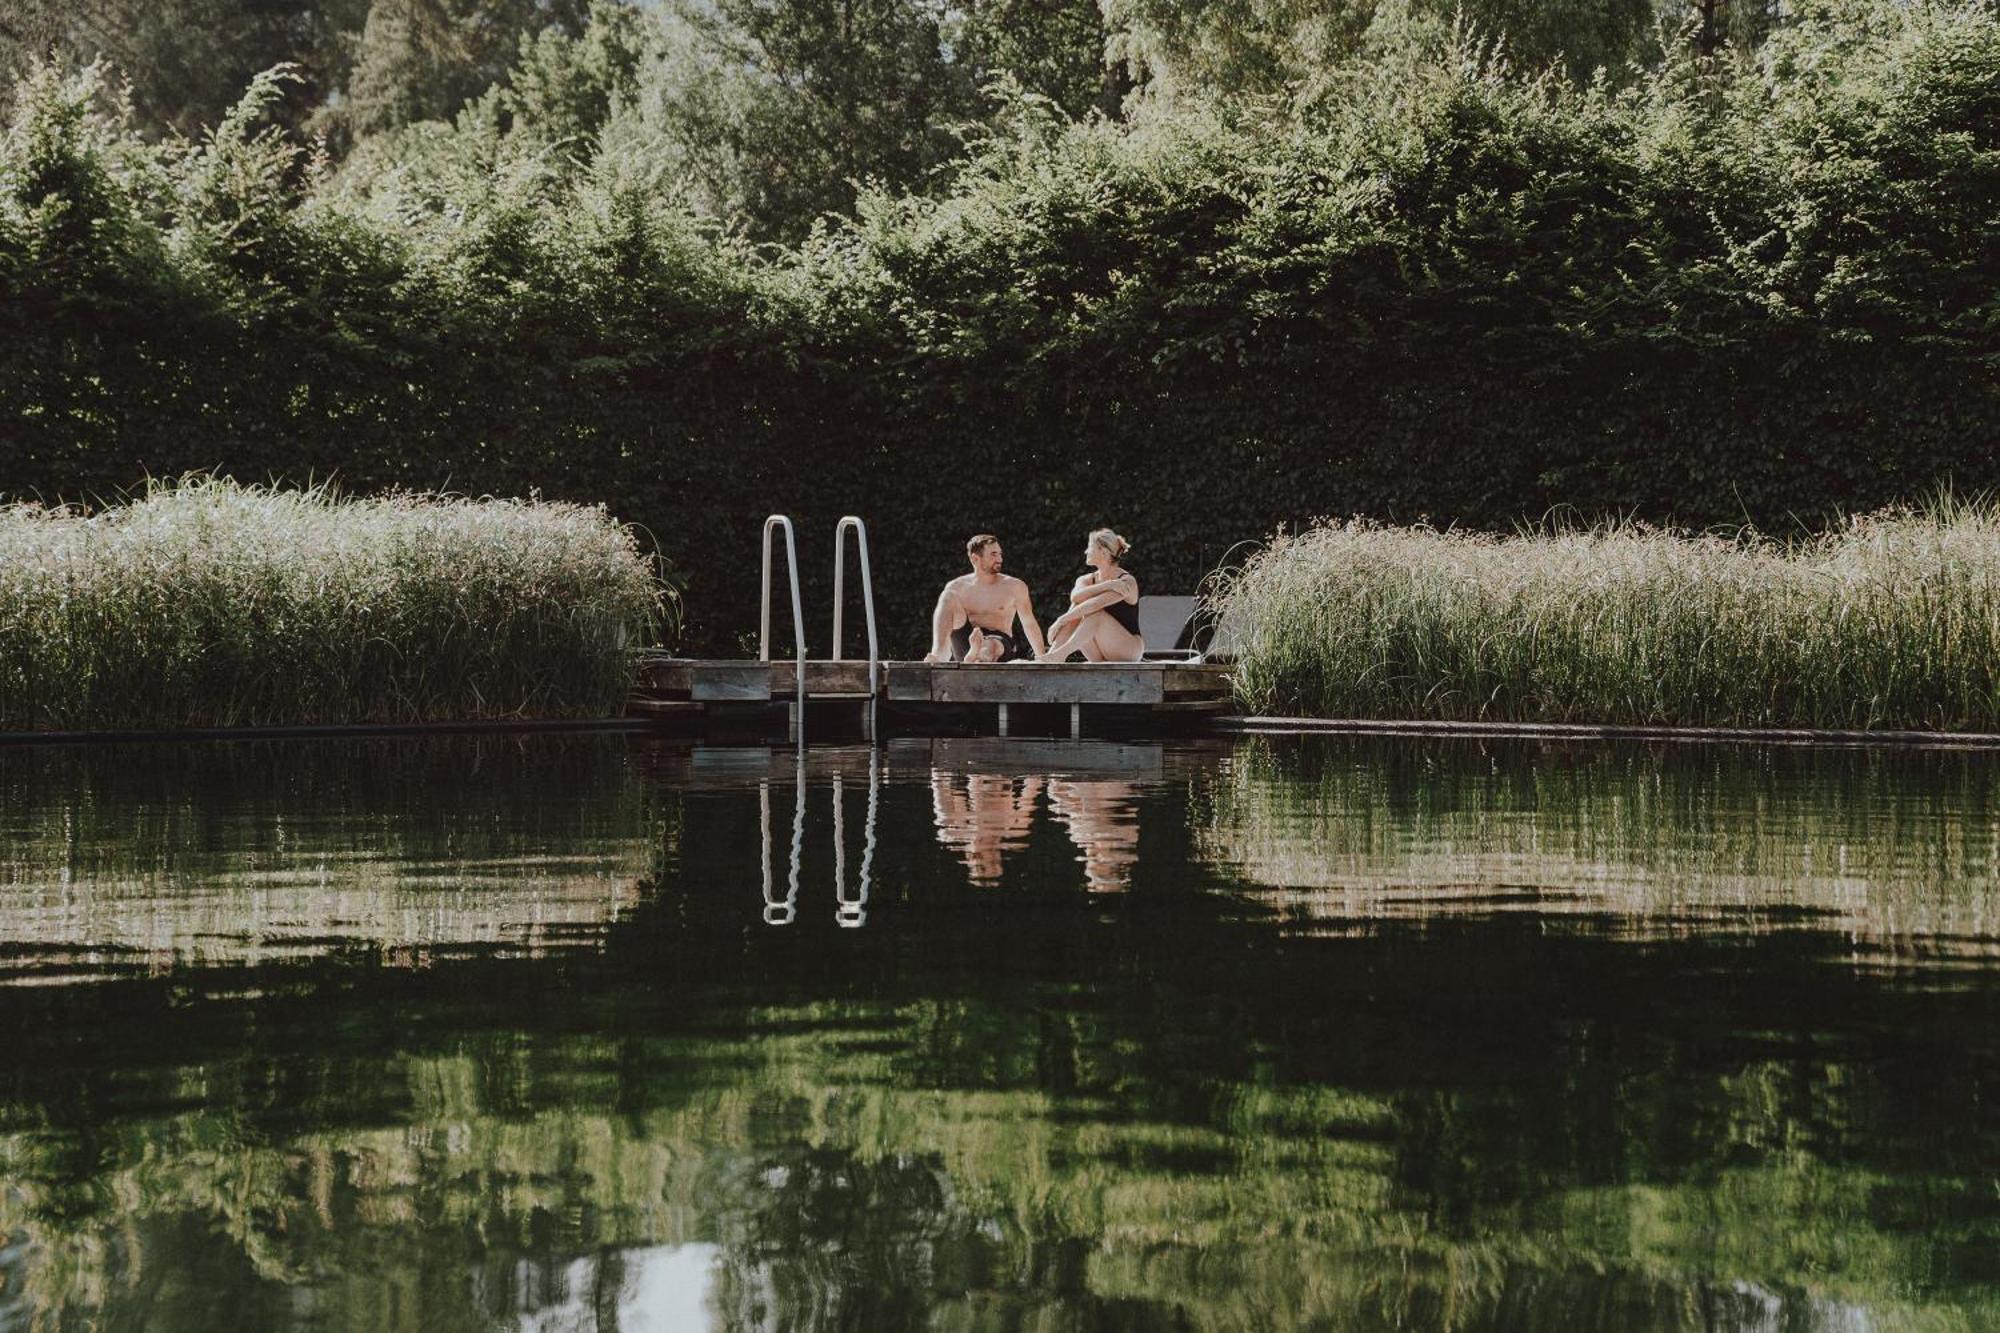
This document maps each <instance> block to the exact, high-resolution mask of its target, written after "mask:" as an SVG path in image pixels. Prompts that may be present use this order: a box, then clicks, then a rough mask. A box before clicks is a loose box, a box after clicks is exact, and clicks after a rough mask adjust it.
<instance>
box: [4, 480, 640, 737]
mask: <svg viewBox="0 0 2000 1333" xmlns="http://www.w3.org/2000/svg"><path fill="white" fill-rule="evenodd" d="M668 611H669V604H668V603H667V601H666V600H665V597H664V593H663V589H662V588H661V586H660V584H659V581H658V580H657V579H656V578H655V577H654V575H653V571H652V568H651V564H650V561H649V560H648V558H647V557H646V556H645V555H644V554H643V553H642V552H641V550H640V548H639V545H638V542H637V539H636V536H635V534H634V533H633V531H632V530H631V529H629V528H627V527H624V526H621V525H620V524H618V523H615V522H614V521H612V520H611V518H610V517H609V516H608V515H606V514H605V512H604V511H603V510H602V509H598V508H584V507H581V506H577V505H570V504H550V503H543V502H539V501H521V500H490V499H489V500H469V499H459V498H450V497H440V496H425V495H407V494H405V495H393V496H388V497H384V498H378V499H342V498H340V497H338V496H336V495H335V494H333V493H332V492H331V491H330V490H328V489H326V488H323V487H322V488H313V489H303V490H296V489H266V488H261V487H254V486H243V485H238V484H236V483H234V482H231V481H227V480H222V479H219V478H211V477H197V478H188V479H184V480H182V481H179V482H175V483H168V484H161V485H156V486H154V487H153V488H152V489H150V490H149V491H148V493H147V494H146V495H145V496H144V497H143V498H141V499H138V500H136V501H134V502H132V503H129V504H125V505H121V506H118V507H114V508H108V509H105V510H103V511H101V512H98V513H94V514H85V513H82V512H79V511H76V510H71V509H62V508H51V507H44V506H41V505H32V504H29V505H15V506H12V507H8V508H4V509H0V728H5V729H8V730H48V729H60V730H69V729H82V728H127V727H130V728H171V727H196V726H254V725H265V726H270V725H286V724H308V723H346V722H415V721H425V720H438V719H469V718H498V717H579V716H604V715H607V714H612V713H615V712H617V711H618V709H619V707H620V706H621V704H622V703H623V701H624V699H625V698H626V696H627V694H628V693H629V691H630V689H631V685H632V680H633V675H634V672H635V670H636V666H637V658H638V654H639V653H640V651H641V650H642V649H644V648H645V647H647V646H648V645H649V644H651V643H653V642H655V641H656V638H657V636H658V633H659V631H660V630H661V628H662V626H663V625H664V623H665V617H666V615H667V613H668Z"/></svg>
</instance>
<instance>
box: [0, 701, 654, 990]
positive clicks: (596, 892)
mask: <svg viewBox="0 0 2000 1333" xmlns="http://www.w3.org/2000/svg"><path fill="white" fill-rule="evenodd" d="M629 744H630V743H629V741H627V740H626V739H625V738H622V737H601V738H589V739H585V738H574V737H555V736H537V737H525V738H512V737H509V738H480V737H452V738H437V739H413V738H409V737H400V738H389V739H384V740H380V741H335V740H324V741H307V742H253V743H237V744H229V745H195V746H137V747H120V748H102V747H96V748H64V749H49V750H44V749H32V750H21V749H15V750H12V751H8V752H6V753H4V754H0V808H4V810H5V812H6V830H7V837H6V838H5V840H4V841H0V894H4V895H5V897H4V901H5V903H6V908H7V910H6V913H5V915H4V917H0V943H4V944H7V945H13V946H17V947H18V946H25V947H26V948H28V949H30V950H33V951H35V952H36V953H38V954H44V955H46V954H50V953H54V954H57V955H62V954H70V955H74V956H78V957H81V956H86V955H89V956H103V955H106V954H110V955H116V954H117V953H118V951H121V950H138V951H139V952H140V954H141V955H142V956H143V957H144V958H145V959H146V960H147V961H148V962H150V963H159V962H162V961H164V960H165V959H167V958H169V957H174V958H180V959H187V958H190V957H200V958H205V959H211V960H216V959H221V958H231V959H243V958H256V957H266V958H268V957H272V956H275V955H278V954H282V953H285V952H288V951H292V950H296V949H306V950H315V951H316V950H320V949H324V948H327V947H329V946H330V945H332V944H337V943H346V944H353V945H368V946H376V947H381V948H387V949H392V950H410V949H415V950H424V949H428V948H432V947H450V946H454V945H468V944H477V943H491V942H498V941H502V940H505V941H509V942H513V943H516V944H525V945H528V946H529V947H536V946H538V945H539V944H540V943H542V942H544V941H545V940H546V939H547V938H548V937H549V935H550V934H551V933H552V932H554V931H557V930H560V929H562V928H564V927H579V926H602V925H605V924H608V923H609V922H610V921H611V920H612V919H613V918H614V917H615V916H617V915H618V914H619V913H621V912H623V911H624V910H626V909H627V908H629V907H630V906H631V905H632V903H633V902H634V901H636V898H637V896H638V893H639V885H640V882H641V881H642V879H644V878H645V877H646V876H647V875H649V874H651V873H653V872H655V871H656V870H657V868H658V865H659V858H660V857H661V855H662V854H663V853H664V852H665V851H666V850H667V847H668V845H669V844H670V842H671V841H673V839H674V838H675V836H676V834H675V832H674V829H675V824H674V821H675V819H676V818H677V816H676V815H675V813H674V811H673V810H671V809H666V808H663V807H662V803H661V801H660V799H659V793H658V788H657V787H655V786H653V785H652V784H648V783H642V782H635V781H632V780H631V775H630V773H629V772H628V771H627V769H626V755H627V752H628V749H629ZM79 883H83V884H88V885H89V888H90V891H89V892H88V893H77V892H76V891H75V886H76V885H77V884H79Z"/></svg>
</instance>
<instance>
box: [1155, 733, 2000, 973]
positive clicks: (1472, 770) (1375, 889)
mask: <svg viewBox="0 0 2000 1333" xmlns="http://www.w3.org/2000/svg"><path fill="white" fill-rule="evenodd" d="M1197 793H1198V794H1197V798H1196V802H1195V806H1194V818H1195V820H1196V825H1197V839H1198V843H1199V845H1200V847H1201V848H1202V850H1203V852H1204V853H1205V854H1206V855H1207V856H1209V857H1212V858H1214V859H1215V860H1217V861H1220V862H1223V863H1226V864H1227V865H1229V866H1230V867H1231V868H1232V869H1234V870H1235V871H1236V872H1237V873H1238V874H1239V875H1240V876H1241V877H1242V878H1243V879H1244V880H1245V881H1247V882H1248V883H1249V884H1250V885H1251V886H1252V887H1253V888H1256V889H1261V890H1270V891H1276V892H1278V893H1279V894H1280V895H1281V898H1282V900H1283V901H1285V902H1286V903H1287V904H1288V905H1291V906H1293V907H1295V908H1297V909H1298V910H1300V911H1302V912H1304V913H1306V914H1307V915H1309V916H1324V917H1333V918H1343V917H1358V918H1371V917H1392V916H1404V917H1408V916H1426V915H1432V914H1439V913H1449V912H1455V911H1465V910H1493V909H1502V910H1504V909H1505V908H1506V907H1507V906H1508V905H1509V901H1510V899H1509V895H1510V894H1512V895H1514V896H1515V897H1518V899H1519V904H1518V905H1520V906H1523V907H1525V908H1527V909H1529V910H1533V911H1535V912H1538V913H1549V912H1563V911H1588V912H1613V913H1620V914H1628V915H1631V916H1634V917H1639V918H1654V919H1658V920H1660V921H1661V922H1662V923H1664V922H1665V921H1667V920H1669V919H1672V920H1677V921H1682V922H1685V923H1688V924H1690V925H1692V926H1693V927H1694V928H1697V929H1698V928H1700V927H1701V925H1702V923H1703V922H1704V921H1706V922H1708V923H1711V924H1713V923H1716V922H1718V921H1719V920H1721V919H1724V918H1727V919H1730V920H1735V921H1738V922H1744V921H1748V922H1751V923H1754V922H1755V921H1756V919H1757V916H1758V913H1760V912H1764V913H1767V914H1768V913H1771V912H1774V911H1776V912H1780V913H1782V912H1786V911H1793V910H1795V909H1803V910H1805V911H1808V912H1811V913H1813V914H1815V915H1818V916H1820V917H1821V918H1822V924H1825V925H1827V926H1830V927H1834V928H1838V929H1843V930H1849V931H1854V932H1856V933H1859V934H1862V935H1865V936H1867V937H1869V938H1871V939H1873V940H1876V941H1878V942H1879V941H1892V940H1896V939H1906V938H1908V937H1911V936H1925V937H1936V936H1958V937H1962V939H1961V941H1960V942H1959V946H1960V947H1966V948H1974V949H1978V948H1983V947H1984V946H1983V944H1982V943H1981V942H1982V941H1987V940H1990V939H1992V938H1993V937H1994V936H1995V935H1996V934H2000V889H1996V882H2000V881H1996V867H2000V804H1996V802H1995V799H1994V789H1993V782H1992V778H1991V775H1990V765H1989V762H1988V760H1987V759H1986V758H1985V757H1984V756H1981V755H1977V754H1967V753H1961V752H1951V751H1944V752H1935V751H1933V752H1921V751H1920V752H1897V751H1884V750H1848V751H1829V750H1790V749H1769V750H1764V749H1737V748H1716V747H1665V748H1660V749H1642V748H1639V747H1635V746H1606V745H1596V744H1588V745H1581V746H1577V747H1574V748H1562V747H1554V746H1539V745H1535V744H1533V743H1524V742H1513V741H1503V742H1493V743H1481V742H1475V741H1461V740H1454V741H1421V740H1407V739H1397V740H1394V741H1389V742H1384V741H1379V740H1361V739H1355V740H1347V739H1335V738H1326V739H1324V740H1319V739H1316V740H1314V741H1313V742H1310V743H1308V744H1305V745H1292V744H1287V743H1285V742H1283V741H1273V740H1258V741H1253V742H1250V743H1248V744H1246V745H1245V746H1244V747H1243V748H1242V749H1241V750H1240V751H1239V752H1238V753H1237V755H1236V757H1235V759H1234V761H1233V762H1232V763H1231V765H1230V766H1229V768H1228V769H1227V770H1226V772H1225V773H1224V774H1222V775H1221V776H1219V777H1218V778H1216V779H1215V780H1214V781H1212V782H1206V783H1202V784H1198V787H1197Z"/></svg>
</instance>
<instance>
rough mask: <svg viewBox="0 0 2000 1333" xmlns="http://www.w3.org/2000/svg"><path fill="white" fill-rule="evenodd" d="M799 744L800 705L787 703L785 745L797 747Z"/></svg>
mask: <svg viewBox="0 0 2000 1333" xmlns="http://www.w3.org/2000/svg"><path fill="white" fill-rule="evenodd" d="M798 743H799V705H798V704H797V703H796V702H787V703H786V704H785V744H787V745H797V744H798Z"/></svg>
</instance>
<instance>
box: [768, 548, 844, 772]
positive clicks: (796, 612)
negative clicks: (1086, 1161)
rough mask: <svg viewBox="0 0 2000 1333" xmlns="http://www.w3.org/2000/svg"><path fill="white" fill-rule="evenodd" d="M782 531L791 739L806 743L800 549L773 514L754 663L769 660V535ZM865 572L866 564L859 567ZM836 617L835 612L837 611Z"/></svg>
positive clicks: (803, 624) (804, 659) (802, 743)
mask: <svg viewBox="0 0 2000 1333" xmlns="http://www.w3.org/2000/svg"><path fill="white" fill-rule="evenodd" d="M774 528H783V529H784V530H785V570H786V572H787V573H788V574H790V575H791V580H792V646H793V647H794V648H796V649H797V650H798V675H797V682H796V684H797V694H796V697H795V698H794V699H793V702H792V738H793V739H794V740H796V741H797V742H798V743H799V744H800V745H804V744H805V743H806V614H805V612H804V611H803V610H802V609H801V608H800V605H799V547H798V542H797V541H796V540H795V539H794V538H793V535H792V520H790V519H789V518H786V517H785V516H784V515H783V514H773V515H771V516H770V517H769V518H767V519H765V520H764V601H763V614H762V616H761V618H760V619H759V620H758V622H757V660H758V661H760V662H768V661H770V660H771V531H772V529H774ZM862 567H863V568H864V569H866V568H867V566H866V563H865V560H864V563H863V566H862ZM835 614H836V615H837V614H838V612H837V611H836V613H835Z"/></svg>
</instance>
